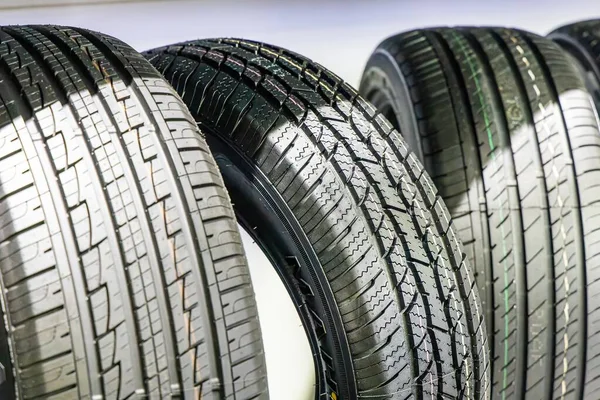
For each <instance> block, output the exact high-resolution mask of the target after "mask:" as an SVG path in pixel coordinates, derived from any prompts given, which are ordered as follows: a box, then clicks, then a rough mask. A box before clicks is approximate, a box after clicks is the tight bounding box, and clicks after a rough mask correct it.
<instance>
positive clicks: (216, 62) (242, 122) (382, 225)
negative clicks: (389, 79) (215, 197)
mask: <svg viewBox="0 0 600 400" xmlns="http://www.w3.org/2000/svg"><path fill="white" fill-rule="evenodd" d="M146 56H147V57H148V58H149V60H150V61H151V62H152V64H153V65H154V66H156V67H157V68H158V70H159V71H161V72H163V74H164V75H165V77H166V78H167V80H169V81H170V82H171V83H172V84H173V86H174V87H175V89H176V90H177V92H178V93H180V94H181V95H182V98H183V99H184V101H185V102H186V104H187V105H188V107H189V108H190V110H191V112H192V114H193V115H194V117H195V118H196V121H198V122H199V123H200V125H201V127H203V128H206V132H207V140H208V142H209V144H210V145H211V148H212V149H215V155H216V157H217V158H219V157H220V155H219V150H216V149H217V147H218V146H220V147H221V148H223V145H222V144H219V145H218V146H215V147H212V146H213V145H212V143H216V142H219V143H226V145H225V148H226V149H225V150H222V151H223V152H225V153H227V146H228V147H229V151H230V153H237V154H238V155H239V157H240V158H243V159H244V160H245V162H247V163H248V165H251V166H254V167H255V168H256V171H255V172H254V175H255V179H254V180H255V181H258V182H263V181H267V182H268V183H269V186H270V187H271V188H272V189H274V191H276V193H278V196H279V197H278V200H277V202H278V203H277V206H278V207H279V209H281V210H283V211H282V212H281V214H280V215H288V216H290V220H291V221H289V225H294V226H298V227H299V230H300V231H301V233H302V235H301V236H304V237H306V238H307V239H308V240H307V242H306V243H308V244H307V246H305V248H304V250H305V252H306V253H307V254H314V255H316V257H317V261H318V265H316V267H315V266H313V267H314V270H313V271H312V273H313V274H314V276H318V274H319V273H321V274H323V272H324V275H325V278H326V280H325V282H320V283H319V282H318V281H317V280H316V279H315V280H314V281H313V282H312V283H311V282H305V281H303V282H302V284H308V285H309V286H310V290H309V294H307V297H310V298H312V297H319V296H320V297H319V299H320V300H319V301H321V300H322V301H323V302H324V307H323V310H322V312H323V313H324V314H320V311H319V310H318V309H316V308H315V309H313V310H311V311H312V312H313V315H314V316H315V318H314V319H315V320H316V321H317V322H318V323H317V324H316V325H319V324H320V323H323V324H324V325H325V329H324V334H325V335H326V336H333V337H334V338H333V339H332V341H333V342H334V346H333V347H334V351H333V353H327V351H326V350H327V349H328V347H327V340H325V342H326V343H325V344H323V346H322V347H321V348H317V349H313V350H314V351H315V353H317V354H318V353H321V354H322V355H323V357H325V358H328V359H329V360H330V361H328V362H327V363H326V364H327V374H328V376H329V379H328V385H329V386H328V388H327V389H326V390H323V387H318V388H317V393H316V395H317V396H318V395H323V394H325V395H328V396H329V397H330V398H344V399H346V398H422V397H424V396H425V397H429V396H434V397H435V396H440V397H442V396H444V397H446V398H457V399H458V398H480V397H484V396H486V395H487V394H488V393H487V391H488V386H489V384H488V373H489V371H488V367H487V366H488V361H489V360H488V359H487V358H486V357H487V354H488V349H487V343H486V333H485V330H484V327H483V326H482V316H481V305H480V303H479V299H478V296H477V293H476V291H475V287H474V286H475V283H474V281H473V279H472V275H471V271H470V266H469V263H468V262H467V261H465V260H463V256H462V253H463V250H462V248H461V245H460V244H459V241H458V239H457V237H456V235H455V232H454V228H453V225H452V222H451V220H450V218H449V215H448V212H447V210H446V207H445V206H444V204H443V202H442V201H441V199H440V198H439V196H437V194H436V192H435V189H434V187H433V185H432V183H431V181H430V179H429V177H428V176H427V174H425V173H424V172H423V170H422V167H421V165H420V163H419V162H418V161H417V160H416V159H415V157H414V156H413V155H412V154H411V153H409V152H408V151H407V148H406V146H405V143H404V141H403V140H402V139H401V138H400V137H399V135H398V133H397V132H396V131H395V130H394V129H393V128H392V127H391V126H390V125H389V123H388V122H387V121H386V120H385V119H384V118H383V117H382V116H381V114H378V113H377V112H376V111H375V110H374V109H373V107H372V106H371V105H369V104H368V103H366V102H365V101H364V100H363V99H362V98H361V97H360V96H358V94H357V93H356V92H355V91H354V90H353V89H352V88H350V87H349V86H348V85H346V84H345V83H343V82H342V81H341V80H340V79H339V78H338V77H337V76H335V75H334V74H332V73H331V72H329V71H327V70H326V69H325V68H323V67H322V66H320V65H318V64H316V63H313V62H311V61H310V60H308V59H306V58H304V57H302V56H300V55H297V54H295V53H292V52H289V51H287V50H284V49H280V48H277V47H274V46H270V45H266V44H261V43H256V42H251V41H245V40H236V39H215V40H202V41H192V42H187V43H181V44H176V45H172V46H168V47H164V48H160V49H155V50H152V51H150V52H147V53H146ZM211 136H214V138H211ZM233 162H234V163H235V161H233ZM225 175H227V174H225ZM263 177H264V178H263ZM225 179H226V186H228V189H229V190H230V192H232V193H233V192H234V191H237V190H238V189H237V188H236V187H230V186H229V183H228V181H227V178H225ZM233 184H235V182H234V183H233ZM234 203H235V204H234V207H236V212H238V213H240V215H239V216H240V217H241V219H244V218H245V217H247V216H245V215H241V214H243V212H240V208H239V207H238V206H237V204H238V203H239V200H235V201H234ZM257 236H260V233H258V234H257ZM302 268H303V266H302V265H301V266H300V269H301V270H302ZM319 271H320V272H319ZM315 282H316V283H315ZM310 293H312V294H310ZM328 294H332V295H333V296H328ZM328 299H332V300H333V301H329V300H328ZM327 301H329V302H327ZM309 306H310V305H309ZM338 322H340V323H339V324H338ZM309 331H310V329H309ZM308 334H309V336H310V335H311V333H310V332H308ZM347 355H349V357H346V356H347ZM346 358H350V359H351V361H352V362H351V365H348V364H347V363H345V359H346ZM317 362H318V360H317Z"/></svg>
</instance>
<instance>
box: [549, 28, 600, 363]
mask: <svg viewBox="0 0 600 400" xmlns="http://www.w3.org/2000/svg"><path fill="white" fill-rule="evenodd" d="M548 37H549V38H550V39H552V40H554V41H555V42H556V43H558V44H559V45H560V46H561V47H562V48H563V49H564V50H566V53H567V55H568V56H569V57H571V60H572V61H573V65H574V66H575V67H576V68H577V69H578V70H579V71H580V73H581V75H582V76H583V80H584V82H585V85H586V87H587V89H588V92H590V94H591V95H592V97H593V98H594V102H595V104H596V110H600V43H599V41H600V19H593V20H588V21H581V22H576V23H574V24H569V25H565V26H561V27H560V28H558V29H556V30H554V31H552V32H551V33H550V34H549V35H548ZM599 367H600V364H599Z"/></svg>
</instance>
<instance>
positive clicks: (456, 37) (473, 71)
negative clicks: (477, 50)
mask: <svg viewBox="0 0 600 400" xmlns="http://www.w3.org/2000/svg"><path fill="white" fill-rule="evenodd" d="M452 36H453V37H454V40H455V41H456V43H457V44H458V45H459V47H460V50H461V51H462V53H463V55H464V57H465V61H466V62H467V64H468V65H469V69H470V70H471V74H472V77H473V81H474V83H475V87H476V88H477V97H478V99H479V103H480V105H481V112H482V114H483V120H484V122H485V129H486V132H487V136H488V142H489V144H490V151H491V156H492V161H493V162H494V164H495V163H496V152H495V151H494V150H495V148H496V147H495V146H494V139H493V137H492V130H491V129H490V120H489V118H488V115H487V113H486V107H485V101H484V99H483V95H482V91H481V84H480V83H479V80H478V79H477V70H476V69H475V66H474V65H473V63H472V62H471V58H470V57H469V53H468V52H467V49H466V48H465V46H464V44H463V42H462V40H461V37H460V36H459V35H458V34H457V33H456V32H454V31H452ZM498 212H499V213H500V220H501V221H502V220H504V216H503V212H502V204H500V203H499V204H498ZM500 234H501V235H502V252H503V255H504V257H503V261H502V264H503V266H504V289H505V290H504V367H503V369H502V370H503V377H502V400H505V399H506V385H507V371H506V367H507V363H508V311H509V305H508V291H507V290H506V288H507V286H508V270H507V265H506V243H505V242H504V224H502V225H500Z"/></svg>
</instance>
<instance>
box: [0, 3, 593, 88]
mask: <svg viewBox="0 0 600 400" xmlns="http://www.w3.org/2000/svg"><path fill="white" fill-rule="evenodd" d="M24 1H25V2H32V1H33V2H36V1H42V0H24ZM54 1H60V0H54ZM63 1H64V0H63ZM71 1H82V0H71ZM97 1H98V0H94V1H93V2H94V3H96V2H97ZM101 1H102V0H101ZM104 1H106V0H104ZM15 2H17V0H4V1H2V0H0V6H1V5H2V4H3V3H15ZM594 17H600V1H597V0H562V1H557V0H545V1H541V0H502V1H499V0H485V1H482V0H459V1H447V0H433V1H428V0H361V1H357V0H321V1H317V0H308V1H293V0H199V1H157V2H152V3H129V2H128V3H125V4H103V5H88V6H70V7H64V6H63V7H56V8H52V7H47V8H40V9H19V10H5V11H2V12H1V13H0V23H2V24H16V23H19V24H24V23H56V24H66V25H78V26H81V27H86V28H90V29H95V30H101V31H104V32H106V33H109V34H112V35H114V36H117V37H119V38H121V39H123V40H125V41H126V42H128V43H129V44H131V45H132V46H134V47H136V48H137V49H139V50H144V49H148V48H151V47H155V46H158V45H162V44H168V43H172V42H176V41H181V40H189V39H194V38H207V37H218V36H229V37H231V36H234V37H244V38H248V39H256V40H261V41H265V42H270V43H272V44H277V45H280V46H283V47H287V48H289V49H291V50H294V51H296V52H299V53H301V54H304V55H306V56H309V57H311V58H312V59H314V60H315V61H318V62H320V63H321V64H323V65H325V66H326V67H328V68H330V69H332V70H333V71H334V72H336V73H337V74H338V75H340V76H341V77H342V78H344V79H345V80H347V81H349V82H350V83H352V84H354V85H356V84H357V83H358V80H359V78H360V75H361V73H362V69H363V67H364V65H365V63H366V60H367V58H368V56H369V54H370V53H371V51H372V50H373V48H374V47H375V46H376V45H377V43H378V42H379V41H381V40H382V39H383V38H384V37H386V36H388V35H390V34H393V33H395V32H398V31H402V30H408V29H412V28H416V27H424V26H434V25H469V24H470V25H473V24H476V25H482V24H486V25H489V24H491V25H506V26H513V27H520V28H527V29H529V30H531V31H534V32H538V33H546V32H548V31H549V30H551V29H552V28H553V27H556V26H557V25H560V24H563V23H567V22H571V21H575V20H578V19H589V18H594Z"/></svg>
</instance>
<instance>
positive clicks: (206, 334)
mask: <svg viewBox="0 0 600 400" xmlns="http://www.w3.org/2000/svg"><path fill="white" fill-rule="evenodd" d="M0 100H1V102H0V128H1V129H0V210H1V211H0V272H1V274H0V283H1V286H2V296H1V301H2V309H3V310H4V311H5V314H4V323H5V328H6V331H7V332H8V339H9V340H8V341H4V342H3V343H2V346H0V357H1V360H2V361H1V362H2V363H3V364H4V365H7V364H9V363H10V362H11V361H10V360H12V366H11V367H10V368H9V372H10V374H9V375H10V376H9V377H8V380H7V382H6V383H5V384H3V385H2V386H1V387H2V393H0V398H2V399H12V398H23V399H29V398H44V399H131V398H142V397H144V398H145V397H148V398H153V399H157V398H190V399H191V398H194V399H196V398H199V397H200V396H201V397H202V398H203V399H223V398H228V399H248V398H254V396H262V395H264V396H265V397H266V396H267V392H266V391H267V387H266V377H265V367H264V357H263V349H262V343H261V334H260V329H259V323H258V319H257V311H256V306H255V302H254V296H253V291H252V287H251V284H250V278H249V272H248V269H247V264H246V260H245V256H244V253H243V248H242V244H241V237H240V235H239V231H238V228H237V224H236V221H235V215H234V212H233V209H232V207H231V203H230V200H229V198H228V195H227V192H226V190H225V189H224V186H223V181H222V178H221V177H220V174H219V172H218V168H217V165H216V163H215V161H214V159H213V157H212V155H211V154H210V152H209V150H208V147H207V144H206V142H205V140H204V138H203V137H202V136H201V135H200V133H199V131H198V129H197V126H196V124H195V122H194V120H193V119H192V117H191V116H190V114H189V113H188V112H187V110H186V108H185V105H184V104H183V103H182V102H181V99H180V98H179V96H178V95H177V94H176V93H175V92H174V91H173V89H172V88H171V87H170V85H169V84H168V83H167V82H166V81H165V80H164V79H163V78H162V77H161V75H160V74H159V73H158V72H157V71H156V70H155V69H154V68H153V67H152V66H151V65H150V64H149V63H148V62H147V60H146V59H145V58H144V57H142V56H141V55H140V54H139V53H137V52H135V51H134V50H133V49H131V48H130V47H128V46H127V45H126V44H124V43H122V42H120V41H118V40H117V39H114V38H111V37H109V36H105V35H103V34H100V33H95V32H91V31H87V30H82V29H76V28H68V27H56V26H29V27H28V26H22V27H16V26H15V27H2V28H0ZM7 344H8V345H10V352H9V351H8V350H9V349H7V347H6V345H7ZM15 392H16V393H15Z"/></svg>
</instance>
